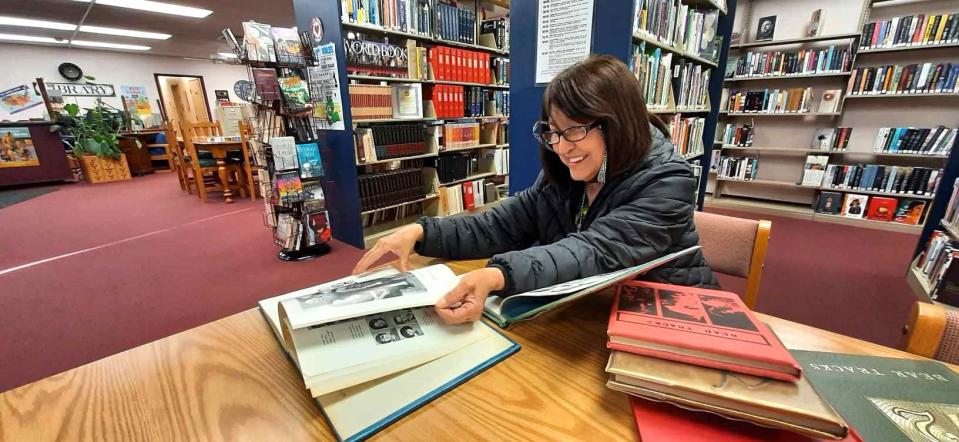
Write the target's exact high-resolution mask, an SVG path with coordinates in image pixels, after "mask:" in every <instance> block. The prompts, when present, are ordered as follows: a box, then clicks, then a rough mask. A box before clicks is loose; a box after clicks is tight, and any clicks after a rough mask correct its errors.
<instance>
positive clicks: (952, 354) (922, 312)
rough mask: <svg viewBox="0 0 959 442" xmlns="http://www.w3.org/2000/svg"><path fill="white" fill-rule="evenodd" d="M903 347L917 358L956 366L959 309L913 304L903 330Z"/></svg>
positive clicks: (958, 355) (958, 349) (924, 303)
mask: <svg viewBox="0 0 959 442" xmlns="http://www.w3.org/2000/svg"><path fill="white" fill-rule="evenodd" d="M902 331H903V343H902V347H904V348H905V350H906V351H908V352H909V353H912V354H916V355H919V356H923V357H927V358H932V359H938V360H940V361H943V362H948V363H950V364H959V309H957V308H956V307H951V306H948V305H945V304H938V303H928V302H922V301H916V303H915V304H913V305H912V311H910V312H909V322H908V323H907V324H906V326H905V327H904V328H903V330H902Z"/></svg>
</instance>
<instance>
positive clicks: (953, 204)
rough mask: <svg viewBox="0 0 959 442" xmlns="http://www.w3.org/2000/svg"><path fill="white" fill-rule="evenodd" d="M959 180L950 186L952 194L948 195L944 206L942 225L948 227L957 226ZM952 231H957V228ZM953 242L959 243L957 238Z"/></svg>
mask: <svg viewBox="0 0 959 442" xmlns="http://www.w3.org/2000/svg"><path fill="white" fill-rule="evenodd" d="M957 189H959V180H956V181H955V182H954V183H953V184H952V194H951V195H949V202H948V203H947V204H946V213H945V214H944V215H943V216H942V223H943V224H946V225H949V226H953V227H956V226H959V191H957ZM953 230H955V231H959V228H954V229H953ZM954 241H959V236H957V237H956V238H954Z"/></svg>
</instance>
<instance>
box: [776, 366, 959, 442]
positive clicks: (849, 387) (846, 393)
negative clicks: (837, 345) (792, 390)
mask: <svg viewBox="0 0 959 442" xmlns="http://www.w3.org/2000/svg"><path fill="white" fill-rule="evenodd" d="M793 355H794V356H795V357H796V359H798V360H799V362H800V363H801V364H802V366H803V368H804V369H805V370H804V371H805V373H806V375H807V377H808V378H809V382H811V383H812V385H813V386H814V387H815V388H816V391H818V392H819V393H820V394H821V395H822V396H823V397H824V398H825V399H826V400H828V401H829V403H831V404H832V405H833V406H834V407H836V409H837V410H839V413H840V414H841V415H842V416H843V417H844V418H845V419H846V421H847V422H849V424H850V425H852V426H853V427H855V428H856V431H857V432H858V433H859V435H860V436H862V438H863V440H868V441H939V440H942V441H945V440H952V439H955V436H956V435H959V422H957V420H956V416H957V415H959V375H957V374H956V373H955V372H953V371H952V370H950V369H948V368H946V366H945V365H943V364H941V363H939V362H934V361H929V360H913V359H895V358H883V357H876V356H859V355H847V354H837V353H824V352H816V351H800V350H794V351H793Z"/></svg>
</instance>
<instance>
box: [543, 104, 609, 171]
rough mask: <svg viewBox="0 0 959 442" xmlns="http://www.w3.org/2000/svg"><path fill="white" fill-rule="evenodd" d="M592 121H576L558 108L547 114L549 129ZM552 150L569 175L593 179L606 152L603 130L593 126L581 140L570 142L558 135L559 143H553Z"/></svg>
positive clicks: (558, 129) (559, 128)
mask: <svg viewBox="0 0 959 442" xmlns="http://www.w3.org/2000/svg"><path fill="white" fill-rule="evenodd" d="M589 123H592V121H576V120H573V119H571V118H569V117H567V116H566V115H565V114H563V113H562V112H560V111H558V110H552V111H550V114H549V126H550V130H554V131H561V130H565V129H568V128H570V127H573V126H582V125H584V124H589ZM553 151H554V152H556V155H559V159H560V160H561V161H562V162H563V164H565V165H566V167H568V168H569V175H570V176H571V177H572V178H573V179H574V180H576V181H587V182H589V181H593V180H595V179H596V175H598V174H599V169H600V167H602V166H603V156H604V155H605V154H606V141H605V140H604V139H603V131H602V130H601V129H600V128H599V127H595V128H593V129H591V130H590V131H589V133H587V134H586V138H583V139H582V140H579V141H575V142H570V141H567V140H566V138H563V137H560V139H559V143H556V144H554V145H553Z"/></svg>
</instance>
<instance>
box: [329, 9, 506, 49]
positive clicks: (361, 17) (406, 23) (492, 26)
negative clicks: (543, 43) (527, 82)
mask: <svg viewBox="0 0 959 442" xmlns="http://www.w3.org/2000/svg"><path fill="white" fill-rule="evenodd" d="M340 3H341V11H342V17H341V20H342V21H343V23H352V24H358V25H366V26H376V27H380V28H383V29H387V30H394V31H399V32H404V33H409V34H415V35H421V36H426V37H432V38H435V39H438V40H442V41H448V42H458V43H465V44H475V43H477V41H478V40H481V39H483V38H484V37H486V36H488V38H489V40H490V41H491V43H492V44H494V45H495V47H496V48H497V49H500V50H508V46H509V21H508V20H505V19H504V18H502V17H488V18H489V19H485V18H487V17H484V18H479V17H477V12H476V11H474V10H471V9H468V8H461V7H457V6H454V5H451V4H447V3H441V2H431V1H429V0H340ZM478 19H479V20H478ZM477 21H479V26H478V29H477ZM477 30H478V31H479V37H477Z"/></svg>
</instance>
